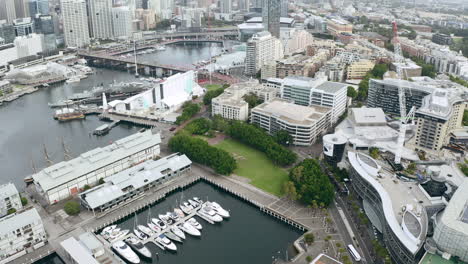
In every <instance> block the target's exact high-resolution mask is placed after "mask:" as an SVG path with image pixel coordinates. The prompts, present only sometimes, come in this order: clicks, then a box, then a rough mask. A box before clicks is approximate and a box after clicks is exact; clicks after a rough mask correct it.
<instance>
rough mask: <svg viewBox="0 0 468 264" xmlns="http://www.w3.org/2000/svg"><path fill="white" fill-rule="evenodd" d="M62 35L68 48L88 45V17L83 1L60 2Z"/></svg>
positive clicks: (66, 0) (68, 0)
mask: <svg viewBox="0 0 468 264" xmlns="http://www.w3.org/2000/svg"><path fill="white" fill-rule="evenodd" d="M60 5H61V7H62V19H63V34H64V36H65V44H66V45H67V46H68V47H78V48H81V47H84V46H86V45H89V27H88V15H87V12H86V1H85V0H61V2H60Z"/></svg>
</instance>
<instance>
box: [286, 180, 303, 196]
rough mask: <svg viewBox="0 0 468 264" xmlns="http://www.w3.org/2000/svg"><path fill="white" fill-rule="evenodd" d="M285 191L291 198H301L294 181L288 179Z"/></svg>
mask: <svg viewBox="0 0 468 264" xmlns="http://www.w3.org/2000/svg"><path fill="white" fill-rule="evenodd" d="M283 191H284V193H285V194H286V196H287V197H288V198H289V199H291V200H297V199H298V198H299V196H298V194H297V190H296V186H295V185H294V182H292V181H287V182H285V183H284V184H283Z"/></svg>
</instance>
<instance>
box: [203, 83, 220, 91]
mask: <svg viewBox="0 0 468 264" xmlns="http://www.w3.org/2000/svg"><path fill="white" fill-rule="evenodd" d="M221 87H223V85H221V84H207V85H205V88H206V90H207V91H211V90H216V89H218V88H221Z"/></svg>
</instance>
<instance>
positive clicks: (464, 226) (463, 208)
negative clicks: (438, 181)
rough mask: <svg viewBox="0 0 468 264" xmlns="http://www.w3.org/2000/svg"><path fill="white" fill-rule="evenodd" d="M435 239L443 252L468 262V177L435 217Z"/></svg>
mask: <svg viewBox="0 0 468 264" xmlns="http://www.w3.org/2000/svg"><path fill="white" fill-rule="evenodd" d="M433 220H434V235H433V237H432V239H433V240H434V242H435V244H436V246H437V248H438V249H439V250H440V251H442V252H443V253H446V254H449V255H451V256H453V257H458V258H459V259H460V260H461V261H463V262H468V179H466V178H465V179H464V181H463V183H462V184H461V185H460V186H459V187H458V189H457V190H456V191H455V193H454V195H453V196H452V198H451V199H450V201H449V203H448V205H447V207H446V208H445V209H444V210H443V211H440V212H439V213H437V214H436V215H435V216H434V217H433Z"/></svg>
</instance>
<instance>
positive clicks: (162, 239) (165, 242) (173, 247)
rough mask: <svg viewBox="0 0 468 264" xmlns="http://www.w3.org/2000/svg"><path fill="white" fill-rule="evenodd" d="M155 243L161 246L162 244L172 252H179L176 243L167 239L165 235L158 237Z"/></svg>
mask: <svg viewBox="0 0 468 264" xmlns="http://www.w3.org/2000/svg"><path fill="white" fill-rule="evenodd" d="M155 241H156V242H157V243H159V244H161V245H162V246H164V248H166V249H169V250H172V251H176V250H177V247H176V245H175V244H174V243H172V241H171V240H169V238H167V237H166V236H165V235H163V234H161V235H159V236H158V237H156V239H155Z"/></svg>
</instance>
